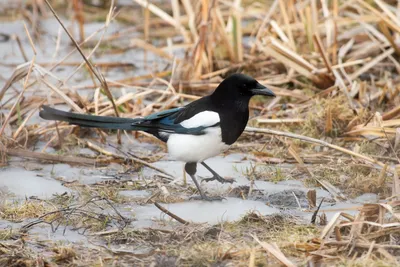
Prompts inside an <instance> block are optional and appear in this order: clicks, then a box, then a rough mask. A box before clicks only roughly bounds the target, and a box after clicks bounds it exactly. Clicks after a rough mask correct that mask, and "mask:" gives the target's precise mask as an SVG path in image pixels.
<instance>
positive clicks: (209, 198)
mask: <svg viewBox="0 0 400 267" xmlns="http://www.w3.org/2000/svg"><path fill="white" fill-rule="evenodd" d="M189 199H190V200H205V201H210V202H211V201H222V200H224V199H226V198H224V197H219V196H215V197H209V196H205V195H204V196H201V195H200V196H191V197H190V198H189Z"/></svg>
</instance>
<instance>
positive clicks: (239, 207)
mask: <svg viewBox="0 0 400 267" xmlns="http://www.w3.org/2000/svg"><path fill="white" fill-rule="evenodd" d="M161 205H162V206H163V207H164V208H166V209H167V210H169V211H170V212H172V213H173V214H175V215H178V216H179V217H181V218H182V219H184V220H186V221H189V222H194V223H209V224H218V223H220V222H223V221H237V220H239V219H240V218H242V217H243V216H244V215H246V214H247V213H249V212H252V211H253V212H258V213H260V214H262V215H270V214H274V213H278V212H279V210H278V209H276V208H272V207H268V206H267V205H265V204H264V203H262V202H260V201H253V200H242V199H239V198H227V199H226V200H223V201H214V202H207V201H186V202H182V203H172V204H161ZM133 212H134V213H135V215H136V219H137V220H138V221H150V220H166V221H169V220H172V219H171V218H170V217H169V216H168V215H166V214H165V213H163V212H161V211H160V210H159V209H158V208H157V207H155V206H154V205H145V206H136V207H135V208H134V209H133ZM142 223H143V222H142Z"/></svg>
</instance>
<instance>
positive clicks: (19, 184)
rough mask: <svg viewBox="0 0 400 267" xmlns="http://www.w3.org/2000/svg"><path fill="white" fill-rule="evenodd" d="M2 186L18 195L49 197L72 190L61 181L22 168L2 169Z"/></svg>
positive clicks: (0, 180) (0, 178) (0, 173)
mask: <svg viewBox="0 0 400 267" xmlns="http://www.w3.org/2000/svg"><path fill="white" fill-rule="evenodd" d="M0 188H1V189H2V190H5V191H6V192H7V191H9V192H10V193H12V194H14V195H15V196H16V197H31V196H36V197H39V198H49V197H51V196H52V195H53V194H63V193H64V192H70V190H69V189H68V188H66V187H64V186H62V185H61V183H60V182H58V181H56V180H54V179H51V178H45V177H40V176H38V173H36V172H35V171H27V170H25V169H22V168H5V169H2V170H0Z"/></svg>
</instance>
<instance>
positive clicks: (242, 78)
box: [40, 74, 275, 200]
mask: <svg viewBox="0 0 400 267" xmlns="http://www.w3.org/2000/svg"><path fill="white" fill-rule="evenodd" d="M254 95H265V96H272V97H274V96H275V94H274V93H273V92H272V91H271V90H269V89H268V88H266V87H265V86H263V85H261V84H260V83H258V82H257V81H256V80H255V79H253V78H251V77H249V76H247V75H244V74H233V75H231V76H229V77H228V78H226V79H225V80H223V81H222V82H221V83H220V84H219V86H218V87H217V88H216V89H215V91H214V92H213V93H212V94H211V95H208V96H205V97H203V98H200V99H198V100H196V101H193V102H191V103H190V104H188V105H186V106H184V107H181V108H174V109H170V110H165V111H161V112H157V113H154V114H151V115H149V116H147V117H143V118H135V119H130V118H117V117H103V116H92V115H85V114H77V113H71V112H65V111H60V110H56V109H53V108H50V107H48V106H43V107H42V108H43V109H42V110H41V111H40V117H41V118H43V119H47V120H58V121H66V122H69V123H71V124H75V125H79V126H82V127H93V128H102V129H121V130H134V131H144V132H148V133H150V134H152V135H154V136H156V137H157V138H159V139H160V140H162V141H164V142H166V143H167V147H168V153H169V154H170V156H171V157H172V158H173V159H175V160H179V161H183V162H186V165H185V170H186V172H187V173H188V174H189V175H190V176H191V178H192V179H193V181H194V183H195V185H196V187H197V189H198V191H199V193H200V197H201V199H204V200H215V199H221V198H219V197H217V198H211V197H208V196H206V195H205V194H204V193H203V192H202V190H201V188H200V186H199V184H198V182H197V180H196V178H195V173H196V165H197V163H201V164H202V165H203V166H204V167H205V168H206V169H207V170H209V171H210V172H211V173H212V174H213V177H211V178H208V179H204V180H206V181H211V180H218V181H219V182H222V183H224V182H232V181H230V180H226V179H224V178H222V177H220V176H219V175H218V174H217V173H216V172H215V171H213V170H212V169H211V168H210V167H209V166H208V165H207V164H205V163H204V160H206V159H207V158H211V157H214V156H216V155H218V154H220V153H221V152H223V151H224V150H226V149H228V148H229V146H230V145H232V144H233V143H234V142H235V141H236V140H237V139H238V138H239V136H240V135H241V134H242V132H243V130H244V128H245V127H246V124H247V121H248V119H249V107H248V106H249V101H250V98H251V97H252V96H254Z"/></svg>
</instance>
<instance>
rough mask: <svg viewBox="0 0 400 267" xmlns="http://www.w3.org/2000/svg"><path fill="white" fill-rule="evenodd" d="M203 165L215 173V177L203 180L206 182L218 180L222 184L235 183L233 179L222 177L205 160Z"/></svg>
mask: <svg viewBox="0 0 400 267" xmlns="http://www.w3.org/2000/svg"><path fill="white" fill-rule="evenodd" d="M201 165H203V166H204V167H205V168H206V169H207V170H208V171H209V172H211V174H212V175H213V177H210V178H204V179H202V180H201V181H206V182H210V181H214V180H217V181H218V182H220V183H221V184H224V183H230V184H231V183H233V182H234V181H235V180H233V179H225V178H222V177H221V176H220V175H219V174H218V173H216V172H215V171H214V170H213V169H211V168H210V166H208V165H207V164H206V163H205V162H204V161H203V162H201Z"/></svg>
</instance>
